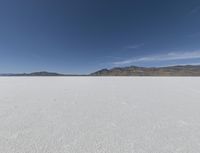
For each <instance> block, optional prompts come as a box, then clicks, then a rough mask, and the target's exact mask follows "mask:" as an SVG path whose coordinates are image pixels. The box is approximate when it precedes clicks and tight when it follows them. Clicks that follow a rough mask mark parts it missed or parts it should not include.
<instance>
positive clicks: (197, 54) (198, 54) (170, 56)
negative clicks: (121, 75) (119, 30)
mask: <svg viewBox="0 0 200 153" xmlns="http://www.w3.org/2000/svg"><path fill="white" fill-rule="evenodd" d="M198 58H200V51H192V52H170V53H167V54H159V55H152V56H145V57H139V58H130V59H126V60H121V61H116V62H113V65H127V64H135V63H139V62H152V61H172V60H186V59H198Z"/></svg>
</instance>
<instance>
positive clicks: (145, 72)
mask: <svg viewBox="0 0 200 153" xmlns="http://www.w3.org/2000/svg"><path fill="white" fill-rule="evenodd" d="M90 75H92V76H200V65H176V66H166V67H138V66H128V67H114V68H111V69H101V70H99V71H96V72H94V73H91V74H90Z"/></svg>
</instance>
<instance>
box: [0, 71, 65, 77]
mask: <svg viewBox="0 0 200 153" xmlns="http://www.w3.org/2000/svg"><path fill="white" fill-rule="evenodd" d="M0 76H64V74H59V73H54V72H46V71H41V72H33V73H7V74H0Z"/></svg>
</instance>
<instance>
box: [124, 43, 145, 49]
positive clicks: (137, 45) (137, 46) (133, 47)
mask: <svg viewBox="0 0 200 153" xmlns="http://www.w3.org/2000/svg"><path fill="white" fill-rule="evenodd" d="M142 46H144V43H141V44H134V45H131V46H127V47H126V48H129V49H138V48H140V47H142Z"/></svg>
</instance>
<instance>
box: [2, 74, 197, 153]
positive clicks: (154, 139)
mask: <svg viewBox="0 0 200 153" xmlns="http://www.w3.org/2000/svg"><path fill="white" fill-rule="evenodd" d="M198 152H200V78H198V77H196V78H195V77H180V78H178V77H1V78H0V153H198Z"/></svg>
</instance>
